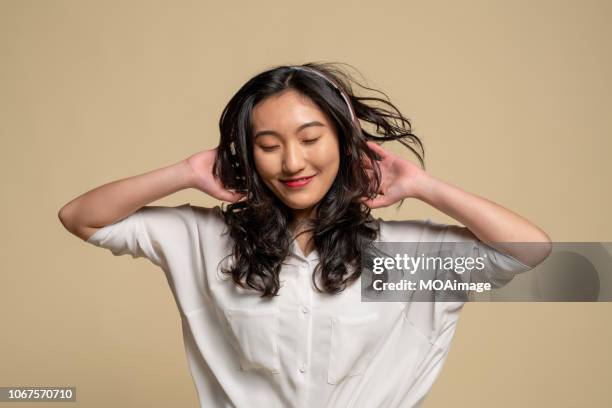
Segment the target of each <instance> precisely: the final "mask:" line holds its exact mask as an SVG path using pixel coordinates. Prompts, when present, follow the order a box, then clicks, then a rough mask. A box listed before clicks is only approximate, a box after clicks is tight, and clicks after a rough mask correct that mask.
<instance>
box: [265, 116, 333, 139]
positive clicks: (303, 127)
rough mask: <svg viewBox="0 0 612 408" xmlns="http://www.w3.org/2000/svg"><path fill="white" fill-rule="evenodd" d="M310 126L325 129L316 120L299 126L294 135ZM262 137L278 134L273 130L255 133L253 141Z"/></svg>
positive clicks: (278, 134)
mask: <svg viewBox="0 0 612 408" xmlns="http://www.w3.org/2000/svg"><path fill="white" fill-rule="evenodd" d="M312 126H321V127H325V125H324V124H322V123H321V122H319V121H317V120H313V121H311V122H306V123H304V124H302V125H300V126H299V127H298V128H297V129H295V133H298V132H300V131H302V130H303V129H306V128H308V127H312ZM263 135H272V136H280V133H278V132H275V131H274V130H260V131H259V132H257V133H255V137H253V139H255V138H256V137H257V136H263Z"/></svg>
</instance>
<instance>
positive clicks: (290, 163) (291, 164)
mask: <svg viewBox="0 0 612 408" xmlns="http://www.w3.org/2000/svg"><path fill="white" fill-rule="evenodd" d="M305 163H306V157H304V152H303V151H302V148H301V147H300V146H299V145H298V144H296V143H289V144H288V145H287V148H286V149H285V151H284V153H283V166H282V167H283V172H284V173H286V174H288V175H291V174H297V173H299V172H300V171H301V170H302V169H303V168H304V165H305Z"/></svg>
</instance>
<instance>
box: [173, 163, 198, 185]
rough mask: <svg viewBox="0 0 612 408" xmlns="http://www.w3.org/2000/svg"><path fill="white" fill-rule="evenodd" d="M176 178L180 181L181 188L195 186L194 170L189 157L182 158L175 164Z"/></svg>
mask: <svg viewBox="0 0 612 408" xmlns="http://www.w3.org/2000/svg"><path fill="white" fill-rule="evenodd" d="M174 170H175V172H176V180H178V181H179V185H180V187H181V189H187V188H192V187H193V186H194V171H193V168H192V167H191V165H190V164H189V162H188V161H187V159H184V160H181V161H180V162H178V163H176V164H175V165H174Z"/></svg>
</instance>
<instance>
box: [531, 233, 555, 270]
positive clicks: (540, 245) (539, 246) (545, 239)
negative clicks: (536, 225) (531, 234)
mask: <svg viewBox="0 0 612 408" xmlns="http://www.w3.org/2000/svg"><path fill="white" fill-rule="evenodd" d="M540 235H541V236H540V237H539V238H538V239H536V240H534V241H535V243H534V245H535V246H536V248H535V252H536V254H537V255H536V257H535V258H536V262H535V265H534V266H536V265H539V264H540V263H542V262H544V260H545V259H546V258H548V256H549V255H550V253H551V252H552V249H553V244H552V240H551V239H550V236H549V235H548V234H547V233H546V232H544V231H542V230H540Z"/></svg>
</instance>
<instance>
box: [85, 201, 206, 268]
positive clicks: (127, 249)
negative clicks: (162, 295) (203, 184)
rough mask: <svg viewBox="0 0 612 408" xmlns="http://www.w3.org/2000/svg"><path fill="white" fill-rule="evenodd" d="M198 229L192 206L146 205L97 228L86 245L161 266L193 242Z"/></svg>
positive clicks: (187, 204)
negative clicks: (181, 248)
mask: <svg viewBox="0 0 612 408" xmlns="http://www.w3.org/2000/svg"><path fill="white" fill-rule="evenodd" d="M195 229H196V221H195V216H194V213H193V209H192V208H191V205H190V204H189V203H186V204H182V205H179V206H176V207H164V206H145V207H142V208H140V209H138V210H137V211H135V212H134V213H132V214H130V215H129V216H127V217H125V218H123V219H121V220H119V221H117V222H115V223H113V224H109V225H107V226H105V227H102V228H100V229H98V230H97V231H96V232H95V233H94V234H93V235H92V236H90V237H89V238H88V239H87V242H88V243H90V244H93V245H95V246H98V247H101V248H106V249H109V250H110V251H111V252H112V253H113V255H115V256H119V255H125V254H129V255H131V256H132V257H133V258H147V259H149V260H150V261H151V262H153V263H154V264H155V265H158V266H162V265H164V264H165V263H166V261H167V257H168V255H169V254H170V253H171V252H172V251H173V250H175V249H178V248H180V247H181V246H182V247H185V246H187V245H188V244H189V242H193V239H192V237H193V236H194V234H196V233H195V232H194V230H195Z"/></svg>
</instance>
